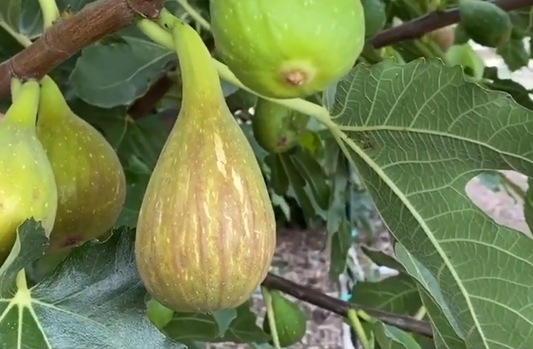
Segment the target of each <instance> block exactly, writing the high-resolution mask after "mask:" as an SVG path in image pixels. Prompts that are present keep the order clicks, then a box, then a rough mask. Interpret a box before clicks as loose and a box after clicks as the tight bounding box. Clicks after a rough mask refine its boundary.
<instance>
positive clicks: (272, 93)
mask: <svg viewBox="0 0 533 349" xmlns="http://www.w3.org/2000/svg"><path fill="white" fill-rule="evenodd" d="M210 16H211V30H212V33H213V38H214V43H215V47H216V50H217V54H218V55H219V56H220V57H221V59H222V60H223V61H224V63H226V64H227V66H228V67H229V69H230V70H231V71H232V72H233V73H234V74H235V76H236V77H237V78H238V79H239V80H240V81H241V82H242V83H243V84H244V85H246V86H247V87H248V88H250V89H252V90H254V91H255V92H257V93H259V94H260V95H262V96H264V97H271V98H296V97H305V96H308V95H311V94H313V93H316V92H318V91H322V90H324V89H325V88H326V87H327V86H329V85H331V84H332V83H334V82H336V81H337V80H338V79H340V78H341V77H342V76H344V75H345V74H346V73H348V71H349V70H350V69H351V68H352V67H353V66H354V64H355V62H356V60H357V58H358V57H359V55H360V54H361V52H362V50H363V46H364V42H365V17H364V10H363V6H362V4H361V0H336V1H335V2H333V3H332V2H331V1H329V0H315V1H307V0H293V1H287V0H255V1H241V0H213V1H211V2H210Z"/></svg>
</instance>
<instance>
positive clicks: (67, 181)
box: [37, 76, 126, 252]
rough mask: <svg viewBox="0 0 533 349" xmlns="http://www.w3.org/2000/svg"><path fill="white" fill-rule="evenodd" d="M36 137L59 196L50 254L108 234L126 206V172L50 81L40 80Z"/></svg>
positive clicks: (92, 129)
mask: <svg viewBox="0 0 533 349" xmlns="http://www.w3.org/2000/svg"><path fill="white" fill-rule="evenodd" d="M37 136H38V138H39V140H40V142H41V144H42V145H43V148H44V150H45V151H46V155H47V157H48V160H49V161H50V164H51V165H52V169H53V172H54V177H55V181H56V184H57V191H58V205H57V215H56V222H55V224H54V229H53V231H52V234H51V235H50V247H49V251H51V252H55V251H61V250H63V249H69V248H72V247H74V246H77V245H80V244H81V243H83V242H85V241H89V240H93V239H97V238H99V237H101V236H102V235H104V234H106V233H107V232H108V231H109V230H110V229H111V228H112V227H113V225H114V224H115V223H116V220H117V218H118V215H119V214H120V212H121V210H122V207H123V205H124V200H125V195H126V179H125V175H124V170H123V168H122V165H121V163H120V161H119V159H118V156H117V154H116V152H115V150H114V149H113V147H112V146H111V145H110V144H109V143H108V142H107V140H106V139H105V138H104V136H103V135H102V134H101V133H100V132H98V130H96V129H95V128H94V127H93V126H91V125H90V124H89V123H88V122H86V121H85V120H83V119H82V118H80V117H79V116H77V115H76V114H74V112H73V111H72V110H71V109H70V107H69V106H68V104H67V102H66V101H65V98H64V97H63V94H62V93H61V90H60V89H59V87H58V86H57V84H56V83H55V82H54V80H52V78H50V77H49V76H45V77H44V78H43V79H42V80H41V98H40V103H39V113H38V119H37Z"/></svg>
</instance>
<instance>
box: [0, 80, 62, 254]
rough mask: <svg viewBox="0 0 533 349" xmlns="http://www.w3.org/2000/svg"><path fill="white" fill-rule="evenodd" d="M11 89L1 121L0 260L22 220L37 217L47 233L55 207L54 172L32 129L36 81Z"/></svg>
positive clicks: (52, 222) (37, 84)
mask: <svg viewBox="0 0 533 349" xmlns="http://www.w3.org/2000/svg"><path fill="white" fill-rule="evenodd" d="M14 92H15V93H13V104H12V105H11V106H10V107H9V109H8V110H7V112H6V114H5V115H4V118H3V119H2V121H0V149H1V151H0V263H2V262H3V261H5V258H6V257H7V256H8V255H9V252H10V251H11V248H12V247H13V244H14V242H15V239H16V232H17V227H18V226H19V225H20V224H21V223H23V222H24V221H25V220H27V219H30V218H33V219H35V220H36V221H40V222H41V224H42V226H43V228H44V230H45V233H46V234H47V236H49V235H50V232H51V231H52V228H53V226H54V220H55V217H56V210H57V189H56V184H55V181H54V174H53V172H52V167H51V166H50V163H49V161H48V159H47V157H46V153H45V151H44V149H43V147H42V146H41V143H40V142H39V140H38V138H37V134H36V131H35V122H36V117H37V109H38V105H39V94H40V87H39V83H38V82H37V81H33V80H30V81H28V82H25V83H23V84H22V85H21V87H20V88H19V89H18V91H14Z"/></svg>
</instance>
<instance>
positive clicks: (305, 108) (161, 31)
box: [137, 9, 335, 125]
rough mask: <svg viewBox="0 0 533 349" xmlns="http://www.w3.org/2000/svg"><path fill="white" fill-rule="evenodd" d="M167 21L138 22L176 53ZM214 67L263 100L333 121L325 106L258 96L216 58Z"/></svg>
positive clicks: (223, 77) (318, 118) (324, 121)
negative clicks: (166, 26) (166, 25)
mask: <svg viewBox="0 0 533 349" xmlns="http://www.w3.org/2000/svg"><path fill="white" fill-rule="evenodd" d="M161 15H163V16H165V17H167V18H165V19H166V20H168V16H169V15H170V16H172V17H174V18H175V20H178V21H180V20H179V19H178V18H177V17H175V16H174V15H172V14H171V13H169V12H168V11H166V10H165V9H163V11H161ZM165 19H161V16H160V18H159V19H158V24H159V25H158V24H156V23H154V22H153V21H151V20H149V19H145V18H143V19H140V20H139V21H137V27H138V28H139V29H140V30H141V31H142V32H143V33H144V34H145V35H146V36H148V37H149V38H150V39H152V40H153V41H155V42H156V43H158V44H160V45H161V46H163V47H165V48H167V49H168V50H171V51H175V47H174V40H173V38H172V34H171V33H170V32H169V29H170V28H169V29H167V28H165V27H164V25H165V23H166V22H165ZM211 59H212V61H213V63H214V65H215V68H216V70H217V72H218V75H219V76H220V78H222V79H223V80H225V81H227V82H229V83H232V84H233V85H235V86H237V87H239V88H241V89H243V90H245V91H247V92H250V93H253V94H255V95H257V96H259V97H261V98H264V99H267V100H269V101H272V102H274V103H277V104H280V105H283V106H286V107H287V108H290V109H293V110H296V111H298V112H300V113H303V114H307V115H309V116H312V117H314V118H316V119H317V120H319V121H320V122H321V123H323V124H324V123H328V120H329V121H330V120H331V115H330V113H329V111H328V110H327V109H326V108H324V107H323V106H321V105H318V104H315V103H312V102H309V101H306V100H304V99H301V98H291V99H275V98H268V97H264V96H262V95H260V94H258V93H257V92H255V91H253V90H251V89H250V88H248V87H246V86H244V85H243V83H242V82H240V81H239V79H237V78H236V77H235V75H234V74H233V73H232V72H231V70H230V69H229V68H228V67H227V66H226V65H225V64H223V63H221V62H220V61H218V60H216V59H214V58H211ZM329 124H333V125H335V124H334V123H332V122H329Z"/></svg>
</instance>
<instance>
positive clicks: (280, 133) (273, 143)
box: [252, 98, 309, 153]
mask: <svg viewBox="0 0 533 349" xmlns="http://www.w3.org/2000/svg"><path fill="white" fill-rule="evenodd" d="M308 122H309V116H308V115H305V114H302V113H300V112H297V111H295V110H292V109H290V108H287V107H285V106H283V105H280V104H278V103H274V102H271V101H269V100H266V99H263V98H259V99H258V100H257V104H256V106H255V112H254V115H253V117H252V131H253V133H254V137H255V140H256V141H257V143H258V144H259V145H260V146H261V147H262V148H263V149H265V150H266V151H268V152H269V153H283V152H285V151H287V150H289V149H291V148H294V147H295V146H296V145H297V144H298V140H299V137H300V136H301V134H302V132H303V131H304V130H305V128H306V126H307V123H308Z"/></svg>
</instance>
